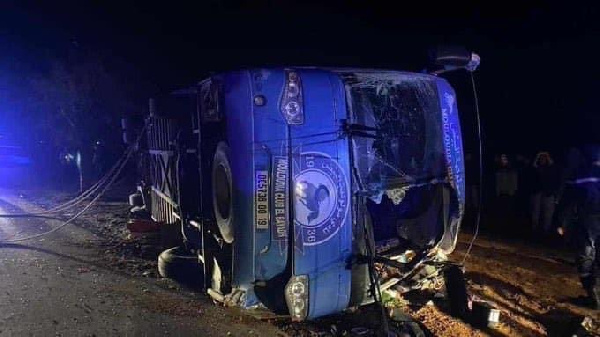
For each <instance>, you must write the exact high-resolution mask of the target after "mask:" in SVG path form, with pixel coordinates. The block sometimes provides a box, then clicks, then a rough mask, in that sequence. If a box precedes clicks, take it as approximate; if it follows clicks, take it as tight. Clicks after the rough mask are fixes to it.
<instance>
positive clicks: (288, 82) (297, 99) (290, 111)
mask: <svg viewBox="0 0 600 337" xmlns="http://www.w3.org/2000/svg"><path fill="white" fill-rule="evenodd" d="M279 109H280V110H281V113H282V114H283V117H284V118H285V121H286V122H287V123H288V124H291V125H299V124H303V123H304V107H303V106H302V82H301V81H300V75H298V73H297V72H295V71H292V70H287V71H286V72H285V87H284V88H283V95H282V97H281V102H280V106H279Z"/></svg>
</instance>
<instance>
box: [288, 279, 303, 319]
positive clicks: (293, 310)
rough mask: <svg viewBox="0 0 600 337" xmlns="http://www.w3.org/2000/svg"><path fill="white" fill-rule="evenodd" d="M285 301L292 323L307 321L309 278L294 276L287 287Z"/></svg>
mask: <svg viewBox="0 0 600 337" xmlns="http://www.w3.org/2000/svg"><path fill="white" fill-rule="evenodd" d="M285 301H286V303H287V306H288V310H289V311H290V316H292V321H294V322H298V321H303V320H304V319H306V316H307V315H308V276H306V275H298V276H292V278H290V280H289V281H288V284H287V285H286V287H285Z"/></svg>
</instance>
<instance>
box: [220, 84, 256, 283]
mask: <svg viewBox="0 0 600 337" xmlns="http://www.w3.org/2000/svg"><path fill="white" fill-rule="evenodd" d="M222 81H223V106H224V112H225V113H224V116H223V117H224V119H225V124H226V130H227V131H226V132H227V141H228V145H229V148H230V150H231V153H230V158H229V160H230V164H231V175H232V180H233V184H232V185H233V189H232V200H233V219H234V233H235V241H234V250H233V254H234V261H233V286H234V287H242V288H246V287H247V285H248V284H251V283H252V282H253V281H254V275H253V261H252V251H253V227H252V216H253V209H252V200H253V196H254V193H253V191H254V190H253V179H254V177H253V172H252V164H251V163H252V160H253V159H252V143H253V131H252V106H251V104H252V98H251V91H250V82H249V80H248V73H247V72H233V73H228V74H226V75H224V76H223V78H222Z"/></svg>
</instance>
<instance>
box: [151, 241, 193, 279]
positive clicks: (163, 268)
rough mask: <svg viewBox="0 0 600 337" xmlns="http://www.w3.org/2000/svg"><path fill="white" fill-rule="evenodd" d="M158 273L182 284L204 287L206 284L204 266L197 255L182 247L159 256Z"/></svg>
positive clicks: (166, 251) (168, 250) (171, 249)
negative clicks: (204, 283)
mask: <svg viewBox="0 0 600 337" xmlns="http://www.w3.org/2000/svg"><path fill="white" fill-rule="evenodd" d="M158 273H159V274H160V276H162V277H164V278H170V279H172V280H175V281H177V282H179V283H182V284H189V285H202V283H203V282H204V275H203V268H202V264H201V262H200V261H199V259H198V256H197V255H195V254H190V253H189V252H187V251H185V249H183V248H182V247H174V248H170V249H167V250H165V251H163V252H162V253H161V254H160V255H159V256H158Z"/></svg>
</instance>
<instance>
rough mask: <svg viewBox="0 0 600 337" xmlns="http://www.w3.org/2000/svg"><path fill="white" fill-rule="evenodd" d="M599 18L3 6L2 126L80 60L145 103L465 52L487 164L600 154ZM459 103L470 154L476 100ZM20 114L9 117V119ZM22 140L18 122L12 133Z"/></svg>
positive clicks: (458, 82)
mask: <svg viewBox="0 0 600 337" xmlns="http://www.w3.org/2000/svg"><path fill="white" fill-rule="evenodd" d="M598 14H599V12H598V6H597V5H594V4H593V2H589V3H580V4H574V3H573V4H571V3H570V6H569V7H565V5H564V2H554V3H553V2H546V1H531V2H526V3H523V4H517V3H514V4H511V3H508V2H503V3H502V4H501V5H499V6H495V7H494V6H486V7H485V8H484V7H483V6H481V5H476V4H474V3H472V4H464V3H463V4H462V5H460V6H459V5H458V4H455V3H454V2H447V3H445V4H443V5H438V4H430V3H427V4H424V6H422V7H421V8H418V7H417V6H407V5H406V4H404V5H402V6H401V7H398V6H397V4H396V7H394V6H392V4H391V3H385V2H379V1H369V2H363V1H330V2H327V5H323V4H321V3H317V2H304V3H302V4H300V3H297V2H291V1H283V2H280V1H278V2H275V1H246V2H244V1H241V2H235V1H216V0H214V1H204V2H201V5H196V6H191V5H185V6H184V5H181V4H167V3H165V2H161V3H158V4H152V3H149V2H136V3H134V2H128V3H121V2H119V3H118V4H117V3H114V4H113V3H111V4H107V3H105V2H101V1H88V2H85V3H83V2H40V3H32V2H24V1H13V2H3V5H1V6H0V49H1V50H2V53H1V56H0V71H3V72H6V73H7V74H9V75H12V77H11V78H12V82H10V83H11V84H10V85H8V84H6V83H3V84H2V86H3V87H4V88H2V89H5V90H3V92H0V99H3V100H4V103H2V104H3V108H4V109H3V110H4V111H2V110H0V112H2V114H3V115H6V116H7V117H9V118H7V119H6V122H8V121H9V120H11V119H10V117H11V116H12V117H14V116H15V115H16V116H18V115H19V105H20V99H19V98H20V97H22V96H23V92H20V91H19V90H20V89H19V84H20V83H22V81H23V78H25V77H27V76H28V75H29V74H34V73H44V72H46V71H48V67H49V60H50V59H55V58H66V57H68V53H69V50H71V49H73V48H77V49H82V50H86V51H87V52H88V53H93V54H99V55H103V56H104V58H105V59H108V60H110V61H111V63H112V64H113V67H114V69H116V70H118V71H122V72H123V73H126V74H128V75H127V79H128V81H129V82H130V83H128V84H129V85H130V86H132V87H133V88H134V90H133V91H134V93H133V95H135V97H136V99H139V100H140V101H141V102H142V101H144V100H145V99H146V98H147V97H150V96H152V95H156V94H157V93H160V92H166V91H169V90H172V89H174V88H178V87H182V86H186V85H189V84H191V83H194V82H195V81H197V80H199V79H201V78H203V77H205V76H206V75H208V74H209V73H211V72H218V71H222V70H226V69H235V68H243V67H250V66H269V65H283V64H285V65H340V66H364V67H374V68H392V69H401V70H409V71H421V70H422V69H424V68H425V66H426V65H427V62H426V61H427V59H426V51H427V48H429V47H432V46H435V45H437V44H441V43H442V44H458V45H463V46H465V47H467V48H469V49H470V50H473V51H476V52H477V53H479V54H480V55H481V58H482V65H481V68H480V70H479V72H478V73H477V74H476V80H477V82H478V91H479V94H480V101H481V113H482V119H483V122H484V140H485V142H486V143H485V144H486V149H487V150H488V153H490V154H491V153H497V152H499V151H508V152H512V153H517V152H519V153H532V152H535V151H537V150H541V149H557V150H562V149H563V148H564V147H565V146H567V145H570V144H577V143H582V142H592V141H596V142H597V141H598V140H599V137H600V136H599V135H600V132H597V127H598V125H600V117H599V114H598V108H597V103H596V97H597V93H596V90H597V88H598V87H600V70H599V68H598V66H597V62H596V60H598V59H599V57H600V48H599V45H598V41H599V39H598V38H599V33H600V29H599V25H598V23H597V22H598V19H599V18H600V16H599V15H598ZM451 79H452V80H453V85H455V87H456V88H457V90H458V92H459V95H460V101H459V102H460V104H461V107H462V111H463V118H464V119H465V126H464V128H465V133H466V134H467V136H466V138H467V143H468V144H467V145H468V146H467V148H468V150H469V151H472V150H473V147H474V142H473V139H469V137H471V136H472V135H473V131H474V128H473V123H472V116H473V114H472V112H473V108H472V94H471V93H470V83H469V82H468V81H467V79H468V78H467V77H466V76H465V75H464V74H455V75H451ZM11 114H12V115H11ZM14 123H15V124H14V126H15V127H19V126H21V125H19V122H18V121H17V122H14Z"/></svg>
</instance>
